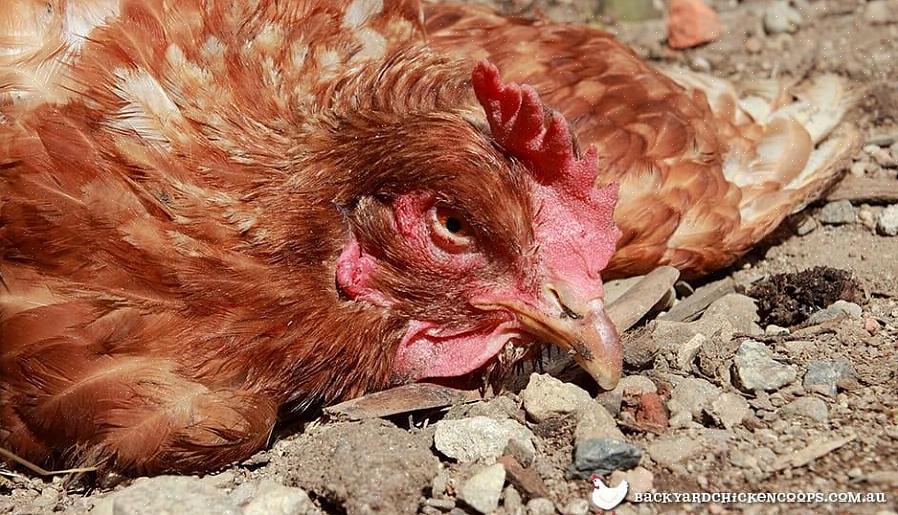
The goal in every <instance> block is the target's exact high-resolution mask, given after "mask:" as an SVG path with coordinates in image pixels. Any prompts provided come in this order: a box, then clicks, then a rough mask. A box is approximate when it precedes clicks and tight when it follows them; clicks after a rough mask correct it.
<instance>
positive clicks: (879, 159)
mask: <svg viewBox="0 0 898 515" xmlns="http://www.w3.org/2000/svg"><path fill="white" fill-rule="evenodd" d="M864 152H865V153H867V154H868V155H869V156H870V157H872V158H873V161H874V162H876V164H878V165H879V166H881V167H883V168H895V167H896V166H898V163H896V162H895V158H894V157H892V154H891V152H889V151H888V150H886V149H884V148H882V147H879V146H876V145H867V146H865V147H864Z"/></svg>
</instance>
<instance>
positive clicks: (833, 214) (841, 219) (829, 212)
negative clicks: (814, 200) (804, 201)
mask: <svg viewBox="0 0 898 515" xmlns="http://www.w3.org/2000/svg"><path fill="white" fill-rule="evenodd" d="M819 218H820V221H821V222H822V223H824V224H827V225H842V224H853V223H854V222H856V221H857V209H856V208H855V207H854V206H853V205H851V201H848V200H837V201H836V202H830V203H828V204H826V205H825V206H823V209H821V210H820V215H819Z"/></svg>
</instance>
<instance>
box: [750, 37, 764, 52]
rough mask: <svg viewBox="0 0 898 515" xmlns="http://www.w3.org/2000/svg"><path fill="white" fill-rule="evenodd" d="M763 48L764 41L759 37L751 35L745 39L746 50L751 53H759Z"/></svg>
mask: <svg viewBox="0 0 898 515" xmlns="http://www.w3.org/2000/svg"><path fill="white" fill-rule="evenodd" d="M763 49H764V43H762V42H761V40H760V39H758V38H754V37H751V38H748V39H747V40H746V41H745V50H747V51H748V53H750V54H757V53H758V52H760V51H761V50H763Z"/></svg>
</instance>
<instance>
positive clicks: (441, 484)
mask: <svg viewBox="0 0 898 515" xmlns="http://www.w3.org/2000/svg"><path fill="white" fill-rule="evenodd" d="M451 483H452V477H450V476H449V472H446V471H445V470H441V471H439V472H438V473H437V475H435V476H433V480H432V481H431V482H430V496H431V497H437V498H439V497H443V496H444V495H446V490H448V489H449V485H450V484H451Z"/></svg>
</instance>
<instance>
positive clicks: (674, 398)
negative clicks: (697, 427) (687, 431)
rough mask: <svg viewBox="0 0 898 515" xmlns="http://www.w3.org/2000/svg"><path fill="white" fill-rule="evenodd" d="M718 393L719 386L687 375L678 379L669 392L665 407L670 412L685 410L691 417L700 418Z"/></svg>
mask: <svg viewBox="0 0 898 515" xmlns="http://www.w3.org/2000/svg"><path fill="white" fill-rule="evenodd" d="M720 393H721V392H720V388H718V387H716V386H714V385H713V384H711V383H709V382H708V381H705V380H704V379H699V378H697V377H687V378H685V379H682V380H680V382H678V383H677V385H676V386H674V389H673V390H672V391H671V392H670V400H668V401H667V409H669V410H670V412H671V413H679V412H682V411H685V412H687V413H689V414H690V415H692V418H694V419H696V420H700V419H701V417H702V412H703V411H704V410H705V409H707V408H709V407H710V406H711V403H712V402H714V400H716V399H717V398H718V397H719V396H720Z"/></svg>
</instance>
